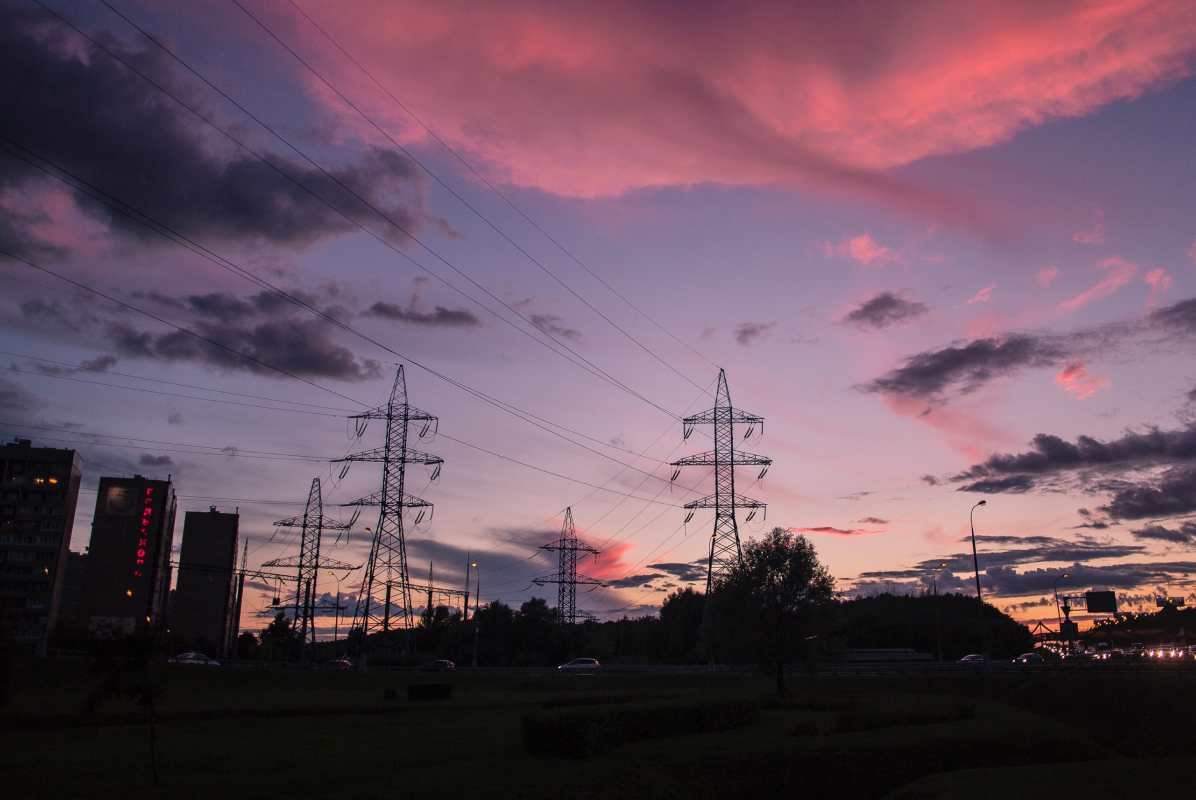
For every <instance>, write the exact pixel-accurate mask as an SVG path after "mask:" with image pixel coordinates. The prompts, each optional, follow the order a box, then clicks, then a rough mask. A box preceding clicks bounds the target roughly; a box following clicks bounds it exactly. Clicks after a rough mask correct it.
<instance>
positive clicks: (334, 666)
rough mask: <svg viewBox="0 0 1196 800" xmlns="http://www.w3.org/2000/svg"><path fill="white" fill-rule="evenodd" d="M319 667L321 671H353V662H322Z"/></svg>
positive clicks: (340, 659)
mask: <svg viewBox="0 0 1196 800" xmlns="http://www.w3.org/2000/svg"><path fill="white" fill-rule="evenodd" d="M318 666H319V668H320V669H328V670H334V671H342V670H347V669H353V662H352V661H350V660H349V659H347V658H334V659H332V660H330V661H322V662H320V664H319V665H318Z"/></svg>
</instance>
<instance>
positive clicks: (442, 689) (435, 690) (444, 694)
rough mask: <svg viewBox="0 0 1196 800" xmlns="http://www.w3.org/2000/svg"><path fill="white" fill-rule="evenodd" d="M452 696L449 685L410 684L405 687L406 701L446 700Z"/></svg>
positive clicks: (451, 687)
mask: <svg viewBox="0 0 1196 800" xmlns="http://www.w3.org/2000/svg"><path fill="white" fill-rule="evenodd" d="M452 695H453V685H452V684H451V683H412V684H410V685H409V686H408V687H407V699H408V700H448V699H449V698H450V697H452Z"/></svg>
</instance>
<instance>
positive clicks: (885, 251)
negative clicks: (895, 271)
mask: <svg viewBox="0 0 1196 800" xmlns="http://www.w3.org/2000/svg"><path fill="white" fill-rule="evenodd" d="M822 251H823V254H824V255H825V256H826V257H827V258H832V257H835V258H850V259H852V260H853V261H858V262H860V263H861V264H863V265H864V266H865V267H876V268H878V269H879V268H880V267H883V266H884V265H885V263H886V262H888V261H900V260H901V256H900V255H899V254H897V253H894V252H893V251H892V250H891V249H889V248H888V247H883V246H881V245H879V244H877V243H876V240H875V239H873V238H872V236H871V235H870V234H869V233H868V232H867V231H865V232H864V233H863V234H861V235H859V236H856V237H855V238H854V239H846V240H844V241H843V242H842V243H840V244H839V245H837V246H834V245H832V244H831V243H830V242H825V243H824V244H823V247H822Z"/></svg>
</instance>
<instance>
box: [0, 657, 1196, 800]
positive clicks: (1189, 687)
mask: <svg viewBox="0 0 1196 800" xmlns="http://www.w3.org/2000/svg"><path fill="white" fill-rule="evenodd" d="M14 678H15V683H14V685H13V687H12V688H13V692H12V697H11V700H10V702H9V704H8V706H7V708H5V709H4V710H3V712H0V796H3V797H4V798H26V797H28V798H42V797H45V798H58V797H79V798H106V797H114V798H117V797H118V798H130V797H135V798H156V797H162V798H178V800H183V799H184V798H288V800H290V799H293V798H338V799H339V798H345V797H352V798H375V797H377V798H394V797H403V798H453V799H454V800H455V799H456V798H475V797H476V798H507V797H511V798H555V797H567V798H657V797H660V798H666V797H667V798H671V797H677V798H682V797H684V798H722V797H769V798H784V797H810V798H837V799H841V800H851V799H852V798H881V797H894V798H1013V797H1037V798H1044V797H1049V798H1055V797H1059V798H1062V797H1085V798H1101V797H1126V796H1137V795H1142V796H1148V797H1161V796H1165V797H1192V796H1196V782H1194V778H1193V775H1194V768H1196V755H1194V754H1196V749H1194V748H1193V745H1194V744H1196V725H1194V723H1196V691H1194V690H1196V681H1194V680H1193V679H1192V678H1189V677H1187V676H1180V675H1177V676H1138V677H1133V676H1116V677H1112V676H1105V677H1101V676H1082V675H1072V676H1052V677H1041V676H1039V677H1035V676H1017V675H997V676H987V677H986V676H979V675H977V676H949V677H948V676H944V677H917V676H909V677H902V678H898V677H893V678H872V679H868V678H808V679H802V678H796V677H795V678H793V679H791V687H792V688H791V694H790V695H789V696H788V697H786V698H783V699H780V700H778V699H777V698H775V697H774V696H773V695H771V694H770V684H771V681H770V679H769V678H767V677H760V678H755V677H744V676H718V677H715V676H701V675H687V676H656V675H639V676H631V675H628V676H614V675H611V676H584V675H579V676H570V677H562V676H557V675H553V674H548V673H546V674H545V675H543V676H529V675H454V676H427V675H415V674H409V673H389V674H388V673H382V674H370V675H360V674H356V673H320V672H310V671H302V672H301V671H282V670H269V671H267V670H237V669H230V668H223V667H222V668H207V667H190V668H186V667H180V668H171V669H169V670H168V671H166V672H165V673H164V678H165V692H164V694H163V696H162V698H161V700H160V702H159V706H158V709H159V722H158V724H157V726H156V730H157V752H158V768H159V772H160V775H161V785H159V786H156V787H155V786H153V785H152V784H151V777H150V763H149V728H148V725H146V724H145V722H144V721H143V720H144V715H143V714H142V713H141V712H140V711H138V710H137V709H136V708H135V707H133V706H129V705H124V704H122V703H109V704H107V705H105V706H104V707H103V708H102V709H101V710H100V712H99V713H98V714H97V715H95V716H93V717H84V716H80V715H79V714H78V711H79V709H80V707H81V705H82V702H83V698H84V696H85V695H86V693H87V691H88V688H89V686H90V683H89V680H88V679H86V678H85V677H84V674H83V670H82V665H79V664H72V663H62V662H43V663H37V662H26V663H24V664H20V665H18V669H17V674H16V675H15V676H14ZM412 682H419V683H428V682H446V683H450V684H451V685H452V696H451V698H450V699H448V700H438V701H424V702H413V701H409V700H408V699H407V694H406V687H407V684H409V683H412ZM386 690H395V691H394V692H393V693H391V694H392V696H393V697H394V698H395V699H384V697H385V696H387V694H388V693H387V691H386ZM637 697H642V698H647V699H650V700H652V701H654V702H659V701H662V700H665V701H669V702H673V701H678V702H685V701H688V700H690V699H700V698H707V697H715V698H723V697H726V698H742V697H748V698H751V699H753V700H755V701H757V702H758V703H759V704H760V706H761V709H762V711H761V713H760V715H759V720H758V721H757V722H755V723H753V724H750V725H747V726H746V727H740V728H736V729H733V730H726V731H722V732H719V733H709V734H700V735H688V736H675V737H669V738H662V739H652V740H647V741H638V742H634V743H631V744H626V745H623V746H621V747H617V748H615V749H613V750H610V751H609V752H605V753H601V754H599V755H595V756H591V757H589V758H585V759H570V758H561V757H553V756H541V755H532V754H529V753H528V752H526V751H525V749H524V746H523V743H522V741H521V735H520V731H521V720H522V718H523V717H524V716H526V715H529V714H530V715H536V714H543V713H545V712H544V711H543V710H542V707H543V705H544V704H545V703H549V704H550V705H552V704H557V705H560V704H562V702H564V703H573V702H580V701H579V700H578V699H579V698H580V699H581V701H592V700H593V699H595V698H606V699H612V698H613V699H615V700H617V701H619V702H626V701H628V700H631V699H634V698H637ZM616 705H617V704H616ZM551 713H555V712H551Z"/></svg>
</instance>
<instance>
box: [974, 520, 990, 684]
mask: <svg viewBox="0 0 1196 800" xmlns="http://www.w3.org/2000/svg"><path fill="white" fill-rule="evenodd" d="M986 505H988V501H987V500H981V501H980V502H979V503H977V504H976V505H974V506H972V510H971V511H970V512H968V522H969V524H970V525H971V528H972V568H973V569H974V570H975V571H976V599H977V600H978V601H980V646H981V648H982V649H983V651H984V671H985V672H990V671H991V670H992V664H991V662H990V661H989V658H988V634H987V633H986V632H985V630H984V598H983V597H981V596H980V559H979V557H978V556H977V555H976V521H975V519H974V515H975V514H976V509H977V508H979V507H980V506H986Z"/></svg>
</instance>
